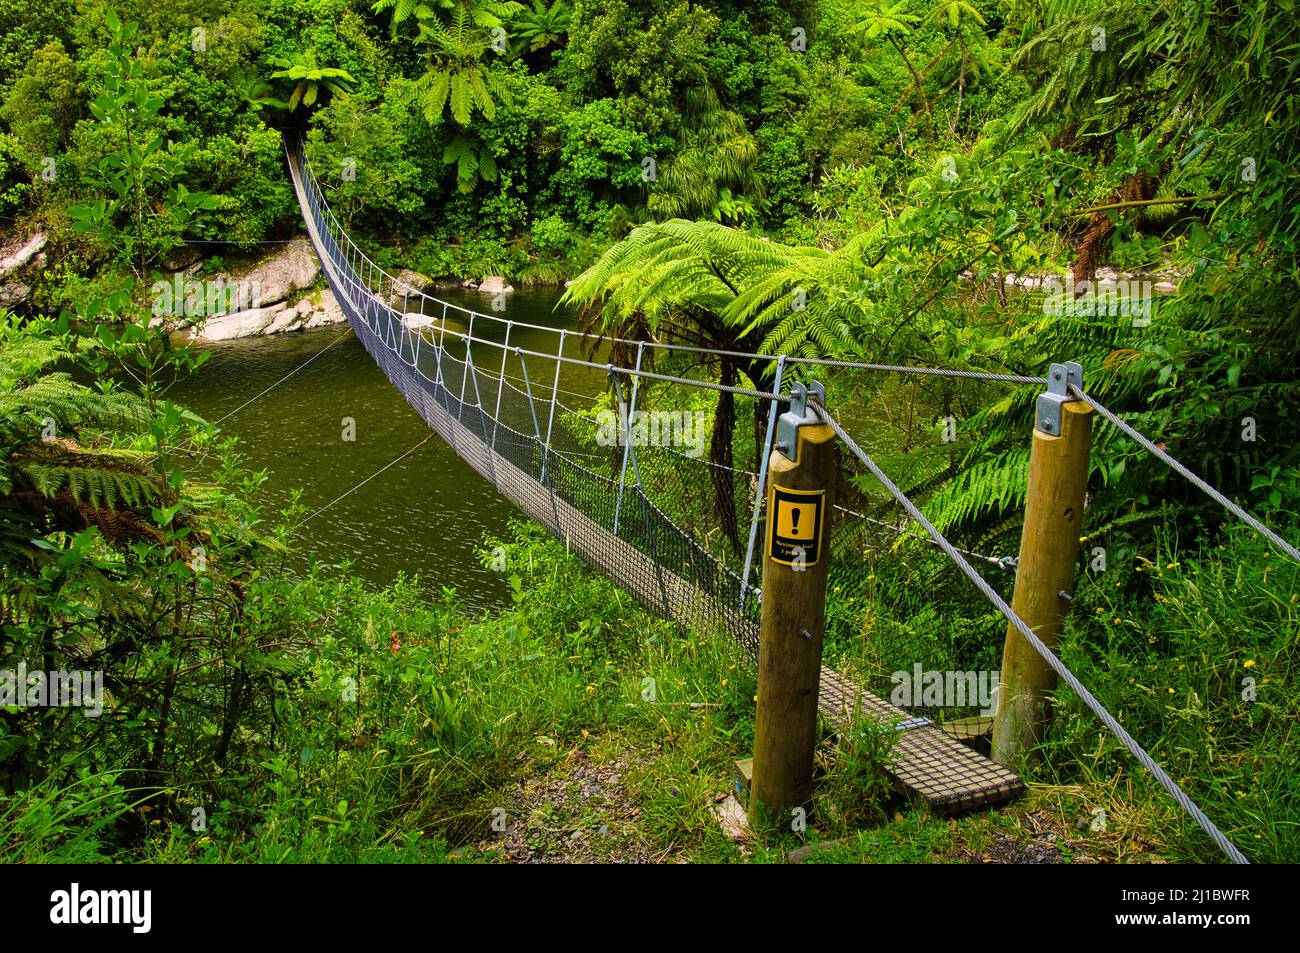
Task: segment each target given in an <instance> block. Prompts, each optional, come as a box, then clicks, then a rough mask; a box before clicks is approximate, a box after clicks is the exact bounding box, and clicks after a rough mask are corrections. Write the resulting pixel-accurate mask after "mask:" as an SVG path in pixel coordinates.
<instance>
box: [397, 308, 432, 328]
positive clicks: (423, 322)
mask: <svg viewBox="0 0 1300 953" xmlns="http://www.w3.org/2000/svg"><path fill="white" fill-rule="evenodd" d="M437 323H438V319H437V318H436V317H434V316H433V315H432V314H421V313H420V312H418V311H408V312H406V314H404V315H402V327H404V328H406V329H407V330H408V331H410V330H414V329H416V328H431V327H433V326H434V325H436V324H437Z"/></svg>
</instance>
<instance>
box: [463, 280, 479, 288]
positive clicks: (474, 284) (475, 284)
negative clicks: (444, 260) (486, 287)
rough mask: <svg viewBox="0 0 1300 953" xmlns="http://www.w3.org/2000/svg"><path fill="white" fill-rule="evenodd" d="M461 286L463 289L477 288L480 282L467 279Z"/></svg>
mask: <svg viewBox="0 0 1300 953" xmlns="http://www.w3.org/2000/svg"><path fill="white" fill-rule="evenodd" d="M460 286H461V287H462V288H477V287H478V282H477V281H475V280H474V279H473V278H466V279H465V280H464V281H462V282H461V283H460Z"/></svg>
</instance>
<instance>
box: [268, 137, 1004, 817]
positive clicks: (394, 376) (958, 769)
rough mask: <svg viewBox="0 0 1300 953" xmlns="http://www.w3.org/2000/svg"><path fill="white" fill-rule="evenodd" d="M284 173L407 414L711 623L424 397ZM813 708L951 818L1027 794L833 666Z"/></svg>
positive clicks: (539, 514)
mask: <svg viewBox="0 0 1300 953" xmlns="http://www.w3.org/2000/svg"><path fill="white" fill-rule="evenodd" d="M290 166H291V170H292V172H293V180H294V188H295V191H296V192H297V194H298V201H299V204H300V205H301V206H302V210H303V217H304V219H305V220H306V224H307V228H308V233H309V235H310V237H311V240H312V246H313V248H314V249H315V250H316V254H317V257H318V258H320V260H321V267H322V268H323V269H324V272H325V275H326V277H327V279H329V281H330V285H331V287H332V288H333V290H334V293H335V295H336V296H337V297H338V299H339V303H340V305H342V306H343V308H344V311H345V312H346V313H347V314H348V317H349V320H350V321H351V323H352V327H353V329H354V330H355V331H356V333H357V336H358V338H359V339H360V340H361V342H362V343H363V344H364V345H365V347H366V350H368V351H369V352H370V354H371V355H372V356H373V357H374V359H375V361H376V362H377V363H378V364H379V365H380V366H381V367H382V368H383V370H384V372H385V374H386V375H387V376H388V378H389V380H390V381H392V383H393V385H394V386H395V387H397V389H398V391H400V392H401V394H402V395H403V396H404V397H405V398H406V400H407V402H408V403H409V404H410V405H411V406H412V408H414V410H415V411H416V412H417V413H418V414H419V415H420V416H421V417H422V418H423V419H424V420H425V421H426V422H427V423H428V424H429V426H430V427H431V428H432V429H433V430H434V431H435V432H436V433H437V434H438V435H439V436H440V437H442V439H443V440H445V441H446V442H447V443H448V444H449V445H450V446H451V447H452V449H454V450H455V451H456V453H457V454H458V455H459V456H460V457H462V458H463V459H464V460H465V461H466V462H467V463H469V465H470V466H471V467H473V468H474V469H475V470H476V471H477V472H478V473H479V474H480V475H481V476H482V477H483V478H484V479H486V480H488V481H490V482H491V483H492V484H493V485H494V486H495V487H496V488H497V490H498V492H500V493H501V495H502V496H504V497H505V498H506V499H507V500H509V501H510V502H511V503H512V504H514V505H515V506H516V507H518V508H519V509H520V510H522V511H523V512H524V513H525V514H527V515H528V516H529V517H530V518H531V519H533V520H535V521H536V522H538V523H540V524H541V525H542V526H544V527H546V528H547V529H548V530H549V531H550V532H552V533H554V534H555V535H556V536H557V537H558V538H560V539H562V540H563V541H564V542H565V545H566V546H567V547H568V548H569V549H571V550H572V551H574V552H576V553H577V554H578V555H580V556H581V557H582V558H583V559H584V560H586V561H587V562H588V563H589V564H590V565H592V566H595V567H596V568H597V569H599V570H601V571H602V572H603V573H605V574H606V575H607V576H609V577H610V578H611V579H613V580H615V581H616V582H618V583H619V584H620V585H621V586H622V587H623V588H624V589H625V590H626V591H627V592H629V593H630V594H631V595H632V596H633V597H635V598H636V599H637V600H638V601H639V602H641V603H643V604H644V605H646V606H647V607H648V608H650V609H651V610H652V611H654V612H656V613H664V614H666V615H667V616H668V617H669V618H672V619H675V620H677V621H679V622H681V623H683V624H685V625H691V624H692V623H699V622H703V620H705V619H707V618H710V617H712V618H715V619H716V618H717V617H718V615H719V607H718V606H717V605H716V604H713V603H712V601H711V597H709V596H708V595H707V594H706V593H704V592H702V591H701V590H700V589H698V588H697V587H695V586H694V585H692V584H691V583H690V582H689V581H687V580H685V579H683V578H682V577H681V576H679V575H677V574H676V573H674V572H673V571H672V570H671V568H669V567H667V566H662V565H660V564H658V563H657V562H656V561H655V559H654V558H653V557H652V556H650V555H648V554H647V553H644V552H642V551H641V550H640V549H638V548H637V547H635V546H633V545H632V544H631V543H629V542H627V541H625V540H623V539H621V538H619V537H618V536H616V535H615V534H614V533H612V532H610V531H609V530H608V529H606V528H605V527H604V526H602V525H601V524H600V523H598V522H596V521H595V520H593V519H591V518H590V517H588V516H587V515H586V514H584V513H583V512H582V511H581V510H579V509H577V508H575V507H574V506H572V505H570V504H569V503H567V502H566V501H565V500H564V499H563V498H561V497H560V496H559V495H557V494H555V493H553V492H551V490H550V489H549V488H548V487H547V486H546V485H545V484H543V483H541V482H539V481H538V480H537V479H536V478H534V477H533V476H532V474H530V473H527V472H525V471H524V470H522V469H520V468H519V467H517V466H515V465H514V464H513V463H512V462H511V461H509V460H507V459H505V458H504V457H502V456H501V455H500V454H498V453H496V452H494V451H493V450H492V449H491V448H490V447H489V445H488V444H487V442H485V440H484V438H483V435H481V434H477V433H475V432H474V431H472V430H471V429H470V428H469V427H467V426H465V425H464V424H463V423H462V422H461V421H459V420H458V419H457V418H456V415H455V414H453V413H451V412H450V409H449V407H448V406H445V405H443V404H440V403H439V402H438V400H437V399H436V398H435V396H434V394H433V393H431V392H430V382H428V381H427V380H425V379H423V378H422V376H421V375H420V374H419V373H417V371H416V370H415V369H413V368H412V367H411V366H410V365H409V364H407V363H406V362H404V361H403V360H402V359H401V358H400V357H398V355H397V354H395V353H394V352H393V351H392V350H391V349H390V348H389V347H388V346H387V345H386V344H385V343H384V342H383V341H382V340H381V339H380V338H379V337H378V336H376V335H375V334H374V332H372V331H371V330H370V329H369V327H367V326H366V323H365V321H363V320H359V319H357V318H356V316H357V315H359V314H361V313H362V308H361V306H360V303H359V302H356V301H353V300H352V296H351V294H350V293H349V290H348V288H349V285H348V283H347V282H345V281H344V280H342V276H341V275H339V274H336V273H335V269H336V266H335V264H334V262H332V261H331V260H330V258H329V256H328V255H322V254H321V253H320V249H321V248H322V247H323V245H322V242H321V239H320V236H319V234H318V232H317V229H316V224H315V222H314V221H313V218H312V215H311V214H310V210H309V205H308V202H307V198H306V195H305V192H304V187H303V185H302V181H301V172H300V170H299V168H298V164H297V158H296V157H295V156H292V155H291V156H290ZM706 601H707V602H706ZM724 611H729V610H724ZM737 614H738V613H737ZM818 707H819V709H820V710H821V712H822V714H823V716H824V717H825V718H826V720H827V722H828V723H829V724H831V725H833V726H835V727H837V728H845V727H847V726H848V725H849V724H850V723H851V721H852V719H853V717H854V715H855V713H858V714H861V715H865V716H868V717H874V718H877V719H878V720H880V721H881V722H883V723H885V724H890V725H897V724H899V723H902V727H900V737H899V739H898V742H897V744H896V745H895V748H894V759H893V762H892V764H891V766H890V773H891V775H892V776H893V777H894V779H895V781H896V783H897V785H898V786H899V787H900V789H902V790H905V791H907V792H909V793H910V794H912V795H915V796H917V797H919V798H920V799H922V800H924V801H925V802H926V803H927V804H928V805H929V806H930V807H931V808H932V809H933V810H936V811H940V812H954V811H961V810H968V809H972V808H976V807H981V806H987V805H993V804H999V803H1002V802H1004V801H1007V800H1010V799H1012V798H1014V797H1016V796H1018V795H1019V794H1020V793H1022V792H1023V791H1024V784H1023V783H1022V782H1021V780H1020V778H1019V777H1017V776H1016V775H1015V774H1014V773H1013V772H1011V771H1008V770H1007V769H1006V768H1004V767H1002V766H1001V765H999V764H996V763H995V762H993V761H991V760H989V759H988V758H986V757H984V756H983V755H981V754H979V753H978V752H976V751H974V750H972V749H971V748H968V747H966V745H964V744H962V743H961V742H960V741H958V740H957V739H956V738H954V737H953V736H951V735H949V734H948V733H946V732H944V731H943V730H942V729H940V728H938V727H935V726H933V725H930V724H929V723H928V722H926V721H925V720H924V719H916V718H913V717H912V716H911V715H909V714H908V713H907V712H905V711H903V710H902V709H900V708H896V707H894V706H893V705H891V704H889V703H888V702H886V701H884V700H883V699H881V698H879V697H877V696H875V695H873V694H871V693H870V692H867V691H864V690H863V689H862V688H860V687H859V686H858V685H856V684H854V683H853V682H852V681H850V680H849V679H847V678H845V677H844V676H843V675H841V674H840V673H838V672H836V671H834V670H832V669H827V668H823V670H822V677H821V691H820V694H819V699H818Z"/></svg>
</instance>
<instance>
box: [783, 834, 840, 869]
mask: <svg viewBox="0 0 1300 953" xmlns="http://www.w3.org/2000/svg"><path fill="white" fill-rule="evenodd" d="M843 843H845V841H844V840H843V839H841V840H824V841H818V842H817V843H815V844H804V845H803V846H802V847H796V848H795V849H794V850H792V851H790V852H789V853H788V854H786V855H785V862H786V863H787V864H802V863H803V862H804V861H806V860H807V859H808V858H809V857H811V856H812V855H813V854H815V853H817V852H818V851H820V850H830V849H832V848H834V847H839V846H840V845H841V844H843Z"/></svg>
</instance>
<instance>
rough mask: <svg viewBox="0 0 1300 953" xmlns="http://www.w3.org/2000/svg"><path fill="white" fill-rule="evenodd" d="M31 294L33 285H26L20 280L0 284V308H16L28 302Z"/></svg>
mask: <svg viewBox="0 0 1300 953" xmlns="http://www.w3.org/2000/svg"><path fill="white" fill-rule="evenodd" d="M31 296H32V288H31V285H25V284H23V283H22V282H20V281H15V282H12V283H11V284H7V285H0V308H16V307H17V306H18V305H20V304H26V303H27V301H28V300H30V299H31Z"/></svg>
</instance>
